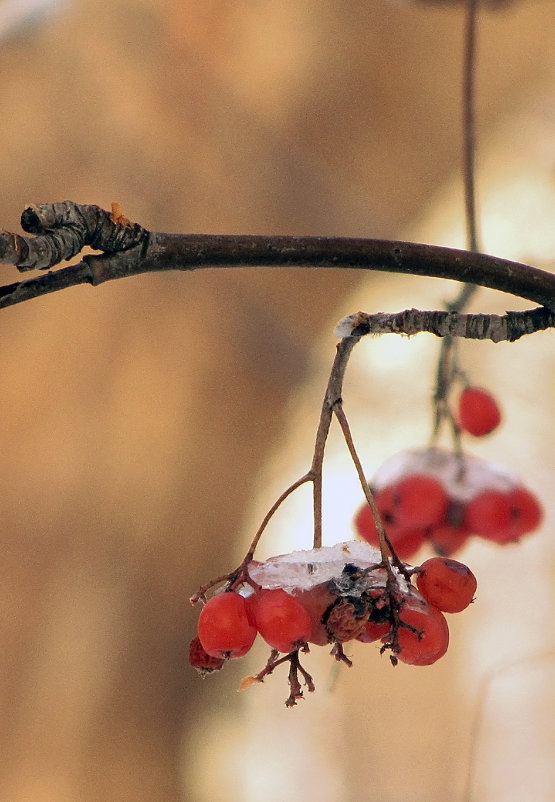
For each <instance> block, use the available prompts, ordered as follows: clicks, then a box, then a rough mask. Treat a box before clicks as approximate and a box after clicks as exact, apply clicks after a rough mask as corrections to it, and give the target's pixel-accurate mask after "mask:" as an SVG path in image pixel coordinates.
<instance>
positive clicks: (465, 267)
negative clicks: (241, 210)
mask: <svg viewBox="0 0 555 802" xmlns="http://www.w3.org/2000/svg"><path fill="white" fill-rule="evenodd" d="M22 225H23V227H24V228H26V230H27V231H32V232H33V233H34V232H36V233H38V236H35V237H24V236H21V235H18V234H10V233H7V232H4V233H1V234H0V261H3V262H6V263H9V264H14V265H16V266H17V267H18V268H19V269H20V270H30V269H46V268H49V267H53V266H54V265H55V264H57V263H59V262H60V261H62V260H64V259H70V258H72V257H73V256H75V255H76V254H77V253H78V252H79V248H78V246H80V247H81V248H82V247H84V246H85V245H90V246H91V247H93V248H98V249H101V250H104V251H105V253H104V254H103V255H100V256H97V255H87V256H85V257H83V261H82V262H79V263H78V264H76V265H73V266H71V267H66V268H62V269H60V270H57V271H54V272H50V273H47V274H46V275H43V276H39V277H37V278H33V279H30V280H28V281H21V282H17V283H15V284H10V285H7V286H4V287H2V288H0V308H2V307H5V306H12V305H13V304H17V303H21V302H23V301H27V300H29V299H30V298H36V297H38V296H41V295H45V294H47V293H49V292H56V291H58V290H61V289H64V288H66V287H72V286H75V285H78V284H84V283H88V284H92V285H93V286H97V285H99V284H102V283H103V282H105V281H110V280H112V279H117V278H124V277H125V276H133V275H139V274H141V273H148V272H151V271H161V270H197V269H199V268H206V267H210V268H229V267H319V268H322V267H328V268H335V269H345V268H347V269H363V270H380V271H386V272H391V273H406V274H410V275H416V276H429V277H435V278H448V279H454V280H456V281H461V282H470V283H473V284H479V285H481V286H483V287H489V288H491V289H495V290H500V291H501V292H506V293H510V294H512V295H516V296H519V297H521V298H525V299H527V300H529V301H532V302H534V303H536V304H541V305H542V306H546V307H548V308H549V309H551V310H552V311H555V274H553V273H549V272H547V271H545V270H539V269H537V268H534V267H530V266H529V265H525V264H521V263H519V262H512V261H509V260H508V259H500V258H499V257H496V256H489V255H487V254H482V253H472V252H470V251H463V250H457V249H454V248H444V247H440V246H437V245H424V244H420V243H414V242H402V241H394V240H375V239H358V238H356V239H355V238H344V237H284V236H256V235H255V236H250V235H217V234H163V233H152V232H148V231H147V230H146V229H144V228H142V227H141V226H139V225H138V224H132V223H130V222H129V221H126V220H125V218H123V217H122V216H121V215H115V216H114V213H112V215H110V214H109V213H108V212H106V211H104V210H103V209H100V208H99V207H98V206H80V205H78V204H75V203H72V202H71V201H66V202H64V203H62V204H45V205H42V206H36V207H30V210H26V212H25V213H24V215H23V217H22Z"/></svg>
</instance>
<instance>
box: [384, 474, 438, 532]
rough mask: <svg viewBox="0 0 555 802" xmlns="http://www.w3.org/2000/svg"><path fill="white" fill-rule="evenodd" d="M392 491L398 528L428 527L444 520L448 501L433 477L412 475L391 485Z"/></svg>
mask: <svg viewBox="0 0 555 802" xmlns="http://www.w3.org/2000/svg"><path fill="white" fill-rule="evenodd" d="M393 489H394V494H395V496H394V497H395V517H396V522H397V524H398V526H402V527H404V528H408V527H413V528H416V527H428V526H434V525H435V524H438V523H440V522H442V521H443V520H444V519H445V515H446V513H447V506H448V503H449V499H448V496H447V491H446V490H445V488H444V487H443V485H442V484H441V482H440V481H439V480H438V479H436V478H435V477H433V476H428V475H426V474H421V473H413V474H411V475H410V476H405V478H404V479H401V480H400V481H399V482H397V483H396V484H395V485H393Z"/></svg>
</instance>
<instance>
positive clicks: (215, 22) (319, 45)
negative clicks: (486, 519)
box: [0, 0, 555, 802]
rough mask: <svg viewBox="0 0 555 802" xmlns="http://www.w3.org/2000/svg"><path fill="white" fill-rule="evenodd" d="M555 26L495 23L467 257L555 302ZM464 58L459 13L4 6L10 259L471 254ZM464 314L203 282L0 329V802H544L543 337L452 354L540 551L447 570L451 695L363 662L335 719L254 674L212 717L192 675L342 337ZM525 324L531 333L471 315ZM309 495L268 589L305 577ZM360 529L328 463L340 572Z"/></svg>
mask: <svg viewBox="0 0 555 802" xmlns="http://www.w3.org/2000/svg"><path fill="white" fill-rule="evenodd" d="M554 22H555V7H554V4H553V2H552V0H522V1H521V2H515V3H512V4H504V5H503V6H502V7H501V8H500V10H497V11H495V12H494V11H484V13H483V15H482V18H481V20H480V26H479V28H480V37H479V39H480V46H479V66H478V71H477V88H478V103H477V106H478V112H477V113H478V121H479V124H478V141H479V144H480V149H479V159H478V176H479V182H478V185H479V191H480V196H481V215H482V216H481V221H482V222H481V228H482V234H483V242H484V249H485V250H487V251H490V252H495V253H497V254H499V255H501V256H506V257H509V258H516V259H522V260H529V261H532V262H534V263H535V264H537V265H538V266H545V267H548V268H549V267H550V265H552V257H553V250H554V246H555V242H554V239H555V236H554V230H555V229H554V227H553V208H554V207H553V204H554V200H555V197H554V196H555V144H554V143H555V137H554V135H553V134H554V125H555V102H554V98H553V85H554V78H555V57H554V54H555V24H554ZM462 28H463V11H462V9H461V7H460V5H459V4H454V5H451V4H440V3H432V4H430V5H428V4H427V3H424V2H416V3H408V2H407V3H402V2H388V0H380V1H379V2H377V1H376V2H369V3H360V2H352V0H333V1H332V2H328V1H327V0H322V2H319V3H301V2H299V1H298V0H294V1H293V0H279V2H277V1H276V0H243V1H242V2H232V3H229V2H223V1H222V0H204V2H202V3H198V2H191V1H190V0H189V1H188V0H180V2H177V1H176V0H156V2H154V0H113V1H112V2H110V3H101V2H94V1H93V0H65V2H62V0H59V2H47V1H46V0H43V1H42V2H40V1H39V0H27V2H23V0H4V1H3V2H0V65H1V67H0V68H1V75H2V81H1V84H0V102H1V106H2V119H3V120H4V123H3V125H2V128H1V129H0V169H1V172H2V186H3V191H2V197H1V199H0V212H1V217H0V223H1V224H2V226H3V227H4V228H5V229H9V230H19V216H20V213H21V211H22V209H23V207H24V206H25V205H26V204H27V203H30V202H35V203H40V202H50V201H58V200H64V199H71V200H74V201H77V202H81V203H95V204H98V205H101V206H103V207H105V208H109V205H110V202H111V201H119V202H120V203H121V204H122V206H123V211H124V213H125V214H126V215H127V216H128V217H130V218H131V219H133V220H137V221H138V222H140V223H141V224H142V225H144V226H145V227H147V228H150V229H152V230H158V231H181V232H186V231H194V232H202V233H211V232H215V233H259V234H262V233H272V234H279V233H283V234H321V235H346V236H369V237H381V238H394V237H395V238H407V239H417V240H423V241H430V242H437V243H443V244H451V245H456V246H463V245H464V238H463V233H462V232H463V230H464V226H463V221H462V209H463V205H462V190H461V183H460V179H459V177H458V171H459V162H460V149H461V114H460V110H459V106H460V101H459V98H460V73H461V59H462ZM1 269H2V280H3V282H4V283H6V284H8V283H11V282H13V281H16V280H17V276H16V271H15V270H14V269H13V268H9V267H5V266H3V267H2V268H1ZM454 292H455V287H454V285H450V284H449V283H447V282H439V281H436V280H423V279H411V278H409V277H392V276H388V275H385V274H384V275H381V274H375V275H371V276H363V275H362V274H361V273H360V272H355V271H342V272H335V271H315V270H285V269H283V270H281V269H273V270H240V269H237V270H226V271H221V270H220V271H210V270H203V271H199V272H198V273H194V274H185V273H184V274H177V273H176V274H165V275H145V276H141V277H137V278H133V279H129V280H128V281H121V282H112V283H108V284H104V285H102V286H101V287H99V288H97V289H92V288H91V287H79V288H75V289H71V290H68V291H65V292H63V293H60V294H58V295H51V296H47V297H45V298H44V299H40V300H34V301H32V302H30V303H26V304H23V305H21V306H20V307H13V308H10V309H6V310H4V311H2V313H1V314H0V355H1V357H0V358H1V364H2V378H1V388H0V414H1V415H2V420H3V421H4V425H3V426H2V428H1V430H0V455H1V461H0V482H1V493H0V516H1V527H0V537H1V555H2V559H1V561H0V639H1V648H0V654H1V655H2V658H1V660H0V699H1V705H2V708H1V711H2V712H1V715H0V744H1V754H2V760H1V761H0V799H1V800H6V802H93V801H94V802H97V801H98V800H103V801H105V802H112V800H114V801H115V800H137V802H143V800H144V802H147V800H148V802H177V801H178V800H179V802H183V800H187V801H189V800H190V802H214V801H217V802H219V801H220V800H222V802H223V800H226V802H236V801H237V802H238V800H241V801H242V802H243V801H244V800H246V801H247V802H259V800H272V801H273V800H276V802H277V801H278V800H279V801H280V802H290V801H291V802H292V800H298V799H299V798H303V797H304V798H307V799H318V800H320V802H322V801H324V802H334V801H335V800H339V799H341V800H346V801H347V802H357V801H358V800H361V799H376V800H383V802H404V800H406V799H408V798H410V799H411V800H413V802H414V801H415V802H435V801H436V800H437V802H440V801H441V802H445V800H459V799H461V800H462V799H473V800H488V801H491V802H493V800H495V801H496V802H497V800H499V801H501V800H503V802H507V800H515V802H516V800H519V801H520V802H521V800H522V799H533V800H535V802H539V801H542V802H543V800H551V799H552V798H553V788H554V787H555V771H554V768H553V760H552V756H553V750H554V748H555V730H554V724H553V721H555V716H554V715H553V713H554V712H555V700H554V691H553V687H554V684H553V668H554V660H555V658H554V655H555V643H554V638H553V625H552V621H553V612H554V607H555V598H554V593H553V587H554V586H555V585H554V581H553V580H554V560H553V556H554V554H553V545H552V538H551V533H552V529H553V521H554V515H555V509H554V504H555V501H554V494H553V472H554V470H555V457H554V454H555V449H554V445H555V444H554V442H553V438H554V435H553V417H552V415H553V404H554V398H555V371H554V369H553V368H554V359H553V337H552V334H550V333H543V334H537V335H534V336H533V337H530V338H527V339H526V340H523V341H521V342H519V343H517V344H514V345H506V344H499V345H495V346H493V345H491V344H465V345H464V347H463V356H464V359H465V364H466V367H467V369H468V370H470V371H471V373H472V376H473V378H474V379H475V380H476V382H477V383H482V384H487V386H489V387H490V388H491V389H493V390H494V391H495V392H497V394H498V396H499V398H500V400H501V402H502V404H503V407H504V410H505V425H504V426H503V427H502V428H501V429H500V430H499V432H498V433H496V434H495V435H493V436H492V437H491V438H490V439H488V440H487V441H486V442H484V443H480V444H479V445H478V446H477V447H476V448H474V449H473V450H474V451H475V452H476V453H479V454H480V455H482V456H485V457H488V458H490V459H496V460H498V461H500V462H505V463H506V464H509V465H510V466H511V467H513V468H514V469H515V470H517V471H518V472H520V473H521V474H522V475H523V476H524V477H525V481H526V482H527V484H528V486H530V487H531V488H532V489H534V490H535V491H536V492H537V493H538V494H539V495H540V497H541V498H542V500H543V501H544V503H545V507H546V518H545V524H544V526H543V528H542V530H541V532H539V533H538V534H536V535H534V536H531V537H530V538H529V539H527V540H525V541H523V543H522V544H519V545H517V546H514V547H510V548H506V549H499V548H496V547H494V546H491V545H488V544H485V543H473V542H472V543H471V544H470V545H469V546H468V547H467V549H466V550H465V551H464V552H463V555H462V559H464V560H465V561H466V562H468V563H469V564H470V565H471V566H472V568H473V570H474V571H475V573H476V574H477V576H478V580H479V598H478V602H479V603H476V604H475V605H473V607H472V608H471V609H470V610H468V611H467V612H466V613H465V614H463V615H462V616H460V619H461V620H455V621H453V623H452V646H451V647H450V650H449V652H448V655H447V656H446V657H445V658H444V659H443V660H442V661H440V663H438V664H437V665H436V666H432V667H430V668H429V669H418V668H411V667H408V666H399V667H398V668H397V669H396V670H395V671H394V670H392V669H391V667H390V666H389V663H388V661H387V660H386V659H380V655H379V652H378V649H377V648H376V647H374V646H363V645H362V644H357V645H356V646H353V650H352V651H353V654H352V656H353V659H354V666H353V667H352V668H351V669H350V670H348V669H346V668H345V667H344V666H342V667H340V669H339V670H337V669H336V667H335V666H334V663H333V660H332V659H331V658H330V657H328V656H327V654H325V652H326V650H316V651H315V652H314V653H312V654H311V655H310V656H309V658H308V660H307V668H308V669H309V670H310V671H311V673H312V674H313V675H314V678H315V681H316V684H317V691H316V693H315V694H314V695H311V696H310V697H309V698H307V699H306V700H305V701H304V702H303V703H301V704H299V705H298V706H297V708H295V709H293V710H286V709H285V707H284V705H283V701H284V699H285V698H286V696H287V687H286V678H285V672H284V673H283V674H280V673H279V671H276V673H275V675H274V676H272V677H271V678H269V679H268V680H267V681H266V682H265V683H264V685H262V686H257V687H254V688H251V689H250V690H248V691H246V692H244V693H242V694H237V693H236V688H237V685H238V683H239V681H240V679H241V677H243V676H244V675H245V674H249V673H253V672H255V671H257V670H259V668H261V667H262V665H263V663H264V661H265V658H266V653H265V651H264V650H263V649H262V648H261V647H258V646H255V648H254V650H253V654H252V658H251V657H250V656H249V658H245V659H244V660H243V661H238V662H237V664H230V665H228V666H226V668H225V670H224V671H223V672H222V673H221V674H219V675H217V676H215V677H210V678H208V679H207V680H206V681H204V682H203V681H201V679H200V678H199V677H198V675H197V674H196V672H194V671H193V670H192V669H190V667H189V666H188V662H187V656H188V644H189V640H190V639H191V637H192V636H193V634H194V633H195V626H196V618H197V615H198V610H197V609H191V608H190V606H189V603H188V598H189V596H190V595H191V594H192V593H193V592H194V591H195V590H196V589H197V588H198V586H199V585H200V584H202V583H203V582H205V581H207V580H208V579H210V578H211V577H212V576H216V575H218V574H220V573H223V572H225V571H227V570H230V569H231V568H232V567H234V566H235V565H236V564H237V563H238V561H239V560H240V558H241V556H242V553H244V551H245V549H246V547H247V545H248V543H249V542H250V539H251V537H252V534H253V531H254V529H255V528H256V527H257V525H258V522H259V521H260V519H261V517H262V516H263V514H264V512H265V511H266V510H267V509H268V508H269V506H270V505H271V504H272V503H273V501H274V500H275V498H276V497H277V495H279V493H280V492H281V490H282V489H283V488H284V487H285V486H286V485H287V484H288V483H289V482H290V481H292V480H293V479H295V478H296V477H297V476H299V475H301V474H302V473H304V471H305V470H306V468H307V467H308V465H309V463H310V459H311V449H312V445H313V437H314V432H315V427H316V424H317V418H318V414H319V407H320V403H321V397H322V393H323V390H324V387H325V383H326V378H327V371H328V370H329V366H330V365H331V360H332V358H333V353H334V345H335V340H334V338H333V333H332V332H333V325H334V323H335V322H336V321H337V320H338V319H339V318H340V317H342V316H343V315H345V314H349V313H351V312H353V311H356V310H358V309H364V310H365V311H368V312H373V311H394V310H397V309H401V308H404V307H407V306H415V307H423V308H437V307H438V306H440V305H441V303H442V302H443V301H444V300H445V299H446V298H449V297H451V296H452V295H453V293H454ZM507 308H509V309H513V308H524V304H521V303H519V302H518V301H517V300H515V299H513V298H510V297H508V296H501V295H500V294H496V293H493V292H491V293H489V292H486V291H483V292H481V293H480V294H479V295H478V296H477V299H476V302H475V304H474V309H475V310H476V311H489V312H493V311H496V312H501V313H502V312H503V311H504V310H505V309H507ZM216 321H217V322H216ZM437 350H438V341H436V340H434V339H433V338H432V337H431V336H428V335H420V336H419V337H417V338H413V339H411V340H410V341H408V340H405V339H402V338H397V337H383V338H381V339H374V340H372V341H371V342H363V343H361V345H359V346H358V349H357V352H355V354H354V356H353V360H352V365H351V367H350V371H349V374H348V377H347V382H346V386H345V409H346V412H347V414H348V415H349V417H350V421H351V425H352V428H353V432H354V436H355V439H356V442H357V444H358V446H359V449H360V452H361V456H362V457H363V460H364V463H365V466H367V469H368V474H369V475H370V474H371V473H372V472H373V471H374V470H375V469H376V468H377V467H378V466H379V464H380V462H381V461H383V460H384V459H386V458H387V457H388V456H390V455H391V454H392V453H394V452H395V451H397V450H400V449H402V448H407V447H416V446H421V445H424V444H425V443H426V441H427V438H428V435H429V427H430V423H431V408H430V396H431V391H432V382H433V372H434V360H435V358H436V356H437ZM305 491H306V489H304V490H303V491H300V492H299V493H298V495H297V496H296V497H295V498H292V499H290V501H289V502H288V505H287V506H286V507H284V508H283V510H282V511H280V514H279V515H278V516H277V517H276V520H275V522H274V523H273V524H272V526H271V527H270V529H269V530H268V533H267V537H266V539H265V541H264V542H263V545H262V550H261V555H263V556H267V555H269V554H272V553H280V552H282V551H284V550H288V549H291V548H300V547H309V546H310V536H309V530H310V520H309V516H310V499H309V494H308V492H307V491H306V492H305ZM359 501H360V491H359V489H358V488H357V484H356V477H355V474H354V470H353V469H352V466H350V465H349V462H348V460H347V458H346V455H345V449H344V447H343V446H342V444H341V442H340V439H339V438H338V437H337V435H336V434H332V437H331V439H330V447H329V460H328V462H327V463H326V520H325V539H326V542H327V543H333V542H335V541H337V540H345V539H349V538H350V537H351V536H352V531H351V525H350V519H351V517H352V513H353V511H354V509H355V508H356V506H357V505H358V504H359ZM423 556H424V555H423ZM357 646H359V647H360V648H357ZM318 651H320V652H322V654H319V653H318Z"/></svg>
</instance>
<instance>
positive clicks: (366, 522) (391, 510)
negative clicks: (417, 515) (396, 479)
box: [353, 486, 397, 547]
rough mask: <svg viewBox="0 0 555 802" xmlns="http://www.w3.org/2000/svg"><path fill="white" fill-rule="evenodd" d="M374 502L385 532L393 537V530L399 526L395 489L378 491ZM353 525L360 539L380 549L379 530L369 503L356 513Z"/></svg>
mask: <svg viewBox="0 0 555 802" xmlns="http://www.w3.org/2000/svg"><path fill="white" fill-rule="evenodd" d="M374 501H375V503H376V507H377V508H378V512H379V513H380V518H381V519H382V523H383V525H384V528H385V531H386V532H387V534H388V537H391V534H392V532H393V530H394V529H395V528H396V526H397V523H396V518H395V493H394V490H393V487H392V486H389V487H384V488H382V489H381V490H376V491H375V493H374ZM353 523H354V527H355V529H356V531H357V533H358V534H359V535H360V537H362V538H364V540H366V541H368V543H370V545H371V546H376V547H379V545H380V541H379V538H378V530H377V529H376V524H375V522H374V516H373V515H372V510H371V509H370V506H369V504H368V503H367V502H364V504H363V505H362V507H361V508H360V509H359V510H358V512H357V513H356V515H355V518H354V521H353Z"/></svg>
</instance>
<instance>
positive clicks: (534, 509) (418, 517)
mask: <svg viewBox="0 0 555 802" xmlns="http://www.w3.org/2000/svg"><path fill="white" fill-rule="evenodd" d="M370 486H371V489H372V492H373V495H374V500H375V503H376V506H377V508H378V511H379V513H380V516H381V519H382V521H383V524H384V527H385V531H386V534H387V537H388V538H389V540H390V542H391V544H392V546H393V548H394V549H395V551H396V552H397V555H398V556H399V557H400V558H401V559H402V560H410V559H411V558H413V557H414V555H415V554H416V553H417V552H418V550H419V549H420V548H421V546H423V545H424V544H426V543H429V544H430V545H431V546H432V548H433V550H434V551H435V552H436V553H437V554H441V555H443V556H451V555H452V554H455V553H456V552H458V551H459V550H460V549H461V548H462V547H463V546H464V545H465V544H466V542H467V541H468V539H469V538H470V537H471V536H472V535H477V536H479V537H482V538H485V539H486V540H490V541H492V542H494V543H497V544H500V545H505V544H507V543H513V542H515V541H517V540H519V539H520V538H521V537H522V536H523V535H526V534H528V533H529V532H532V531H533V530H534V529H536V528H537V527H538V526H539V524H540V522H541V519H542V508H541V505H540V502H539V501H538V499H537V498H536V496H535V495H534V493H532V492H531V491H530V490H529V489H528V488H526V487H525V486H524V485H523V483H522V481H521V480H520V479H519V477H518V476H517V474H515V473H513V472H512V471H509V470H508V469H506V468H505V467H504V466H502V465H499V464H497V463H494V462H489V461H487V460H484V459H480V458H479V457H476V456H473V455H470V454H460V455H459V454H456V453H453V452H449V451H443V450H440V449H437V448H426V449H422V450H416V451H403V452H401V453H399V454H396V455H395V456H393V457H391V458H390V459H389V460H387V461H386V462H385V463H384V464H383V465H382V466H381V467H380V468H379V469H378V471H377V472H376V474H375V476H374V477H373V479H372V480H371V482H370ZM354 528H355V531H356V532H357V534H358V535H359V536H360V537H361V538H363V539H364V540H366V541H368V543H370V544H372V545H374V546H377V545H378V543H379V538H378V532H377V528H376V522H375V520H374V517H373V515H372V510H371V509H370V507H369V506H368V504H367V503H364V504H363V505H362V506H361V507H360V508H359V509H358V511H357V512H356V514H355V516H354Z"/></svg>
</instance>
